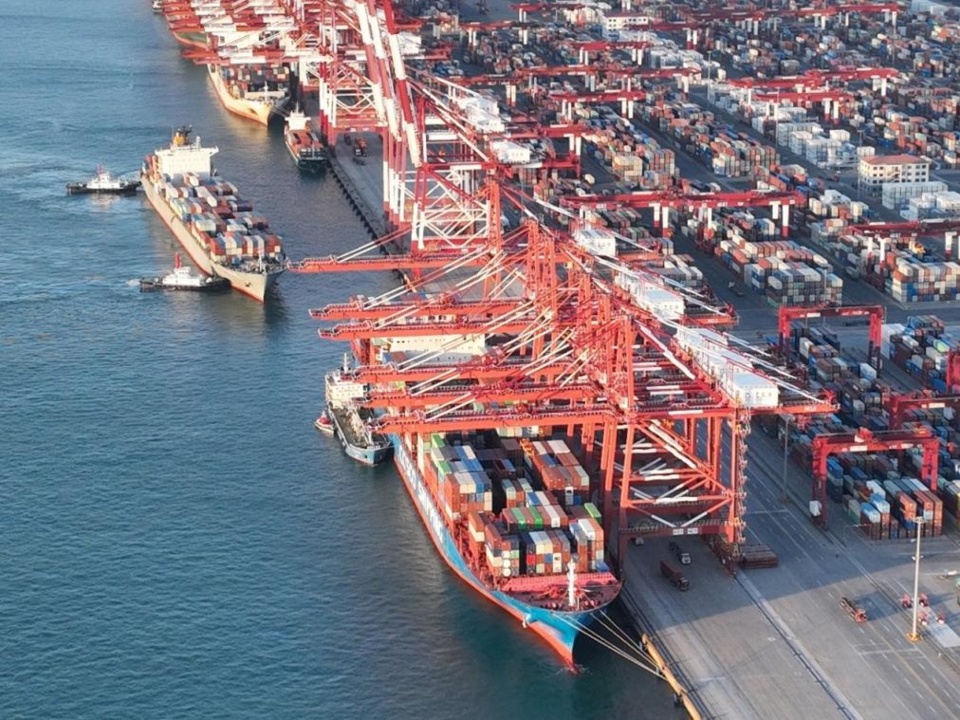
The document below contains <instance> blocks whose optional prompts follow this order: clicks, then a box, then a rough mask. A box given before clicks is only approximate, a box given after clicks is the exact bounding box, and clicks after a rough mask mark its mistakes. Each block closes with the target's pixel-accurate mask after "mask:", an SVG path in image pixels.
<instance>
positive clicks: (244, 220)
mask: <svg viewBox="0 0 960 720" xmlns="http://www.w3.org/2000/svg"><path fill="white" fill-rule="evenodd" d="M189 135H190V128H186V127H182V128H179V129H177V130H176V131H175V132H174V135H173V140H172V141H171V143H170V146H169V147H167V148H163V149H159V150H157V151H156V152H154V153H153V154H151V155H148V156H147V157H146V159H145V161H144V164H143V167H142V169H141V180H142V184H143V190H144V194H145V195H146V196H147V199H148V200H149V201H150V204H151V205H152V206H153V208H154V209H155V210H156V211H157V212H158V213H159V215H160V218H161V219H162V220H163V221H164V222H165V223H166V224H167V226H168V227H169V228H170V230H171V231H172V232H173V234H174V237H176V238H177V241H178V242H179V243H180V245H181V246H182V247H183V249H184V250H185V251H186V253H187V255H189V256H190V259H191V260H192V261H193V263H194V264H195V265H196V266H197V268H199V270H200V271H201V272H203V273H204V274H205V275H215V276H217V277H222V278H225V279H226V280H228V281H229V282H230V286H231V287H232V288H233V289H234V290H237V291H239V292H241V293H243V294H244V295H247V296H249V297H251V298H253V299H254V300H256V301H258V302H261V303H262V302H264V300H265V298H266V296H267V292H268V290H269V289H270V288H271V287H272V286H273V285H274V284H275V283H276V281H277V278H279V277H280V275H281V274H282V273H283V272H284V270H286V268H287V260H286V256H285V255H284V252H283V248H282V245H281V239H280V237H279V236H277V235H274V234H273V233H271V231H270V228H269V226H268V224H267V220H266V218H264V217H263V216H262V215H259V214H257V213H255V212H254V211H253V206H252V205H251V204H250V203H248V202H246V201H245V200H243V199H241V198H240V197H238V196H237V189H236V187H235V186H233V185H232V184H231V183H228V182H226V181H224V180H223V179H221V178H219V177H218V176H217V175H216V172H215V171H214V169H213V156H214V155H215V154H216V153H217V152H218V148H216V147H203V146H202V145H201V144H200V139H199V138H196V139H195V140H194V141H193V142H190V140H189Z"/></svg>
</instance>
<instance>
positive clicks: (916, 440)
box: [811, 427, 940, 527]
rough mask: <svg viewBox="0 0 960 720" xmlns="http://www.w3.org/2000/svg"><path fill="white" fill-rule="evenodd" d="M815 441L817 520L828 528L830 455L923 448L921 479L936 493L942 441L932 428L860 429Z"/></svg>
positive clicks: (812, 470)
mask: <svg viewBox="0 0 960 720" xmlns="http://www.w3.org/2000/svg"><path fill="white" fill-rule="evenodd" d="M811 443H812V467H811V473H812V475H813V499H814V500H815V501H817V502H819V503H820V514H819V515H818V516H816V517H815V518H814V519H815V521H816V522H817V523H818V524H819V525H821V526H822V527H826V507H827V502H826V501H827V459H828V458H829V457H830V456H831V455H837V454H841V453H861V452H866V453H870V452H900V451H904V450H910V449H913V448H920V449H921V451H922V452H923V460H922V466H921V470H920V480H921V481H922V482H923V484H924V485H926V486H927V487H928V488H930V489H931V490H933V491H934V492H936V489H937V468H938V462H939V452H940V440H939V439H938V438H937V437H936V436H935V435H934V434H933V432H932V431H931V430H930V429H929V428H919V427H918V428H912V429H909V430H894V431H889V432H876V433H873V432H870V431H869V430H866V429H864V428H861V429H859V430H857V431H856V432H853V433H839V434H818V435H817V436H816V437H814V438H813V440H812V441H811Z"/></svg>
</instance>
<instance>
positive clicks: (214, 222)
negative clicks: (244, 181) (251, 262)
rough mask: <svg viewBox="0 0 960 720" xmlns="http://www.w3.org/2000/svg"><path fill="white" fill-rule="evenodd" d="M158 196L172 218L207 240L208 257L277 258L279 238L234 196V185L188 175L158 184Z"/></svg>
mask: <svg viewBox="0 0 960 720" xmlns="http://www.w3.org/2000/svg"><path fill="white" fill-rule="evenodd" d="M160 193H161V194H162V195H163V196H164V197H165V198H166V199H167V201H168V203H169V205H170V208H171V209H172V210H173V212H174V214H175V215H176V216H177V217H178V218H179V219H180V220H183V221H184V223H186V224H187V225H188V226H191V227H192V228H193V229H194V230H195V232H196V233H197V234H198V236H201V237H204V238H205V239H206V242H207V247H208V249H209V250H210V253H211V255H213V256H215V257H217V258H222V259H223V260H224V261H226V262H231V261H235V262H239V261H240V260H242V259H244V258H261V257H262V258H264V259H276V258H279V257H280V255H281V253H282V246H281V240H280V238H279V237H278V236H277V235H275V234H273V233H271V232H270V228H269V225H268V222H267V219H266V218H265V217H264V216H263V215H261V214H259V213H256V212H254V211H253V205H252V204H251V203H250V202H248V201H246V200H244V199H242V198H240V197H239V196H238V195H237V188H236V186H235V185H233V184H231V183H229V182H226V181H225V180H221V179H220V178H218V177H211V178H201V177H199V176H198V175H194V174H190V173H188V174H187V175H185V176H183V177H182V178H177V179H176V180H173V179H169V180H166V181H164V182H163V183H161V185H160Z"/></svg>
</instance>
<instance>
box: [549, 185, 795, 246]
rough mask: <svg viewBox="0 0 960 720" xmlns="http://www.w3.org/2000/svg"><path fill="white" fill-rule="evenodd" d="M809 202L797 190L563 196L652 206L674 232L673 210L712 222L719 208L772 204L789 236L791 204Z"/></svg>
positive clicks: (583, 205) (664, 227)
mask: <svg viewBox="0 0 960 720" xmlns="http://www.w3.org/2000/svg"><path fill="white" fill-rule="evenodd" d="M806 202H807V200H806V198H805V197H804V196H803V195H801V194H800V193H795V192H761V191H758V190H750V191H747V192H725V193H701V194H697V195H684V194H682V193H680V192H676V191H640V192H633V193H627V194H621V195H570V196H568V197H563V198H561V199H560V205H561V206H567V207H575V208H580V209H581V213H582V212H583V211H584V210H586V209H594V210H600V209H607V208H611V207H631V208H652V209H653V227H654V228H656V229H659V230H661V231H662V233H663V235H665V236H668V235H669V234H670V214H669V213H670V210H671V209H675V208H686V209H688V210H695V211H701V212H703V213H705V222H706V223H709V222H710V220H711V216H712V213H713V210H715V209H718V208H742V207H769V208H771V211H772V214H773V218H774V220H777V219H780V220H781V233H782V235H783V236H784V237H786V236H787V235H788V234H789V232H790V208H791V207H797V206H801V207H802V206H803V205H805V204H806Z"/></svg>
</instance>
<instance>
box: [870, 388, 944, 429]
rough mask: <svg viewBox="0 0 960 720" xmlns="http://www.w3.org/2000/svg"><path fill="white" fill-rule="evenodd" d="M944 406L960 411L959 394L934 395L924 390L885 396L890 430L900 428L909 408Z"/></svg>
mask: <svg viewBox="0 0 960 720" xmlns="http://www.w3.org/2000/svg"><path fill="white" fill-rule="evenodd" d="M946 408H950V409H951V410H953V412H954V413H957V412H958V411H960V395H935V394H933V393H931V392H927V391H924V392H916V393H910V394H899V393H896V394H891V395H888V396H887V410H888V412H889V413H890V429H891V430H897V429H899V428H901V427H902V426H903V424H904V421H905V419H906V416H907V413H908V412H910V411H911V410H944V409H946Z"/></svg>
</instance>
